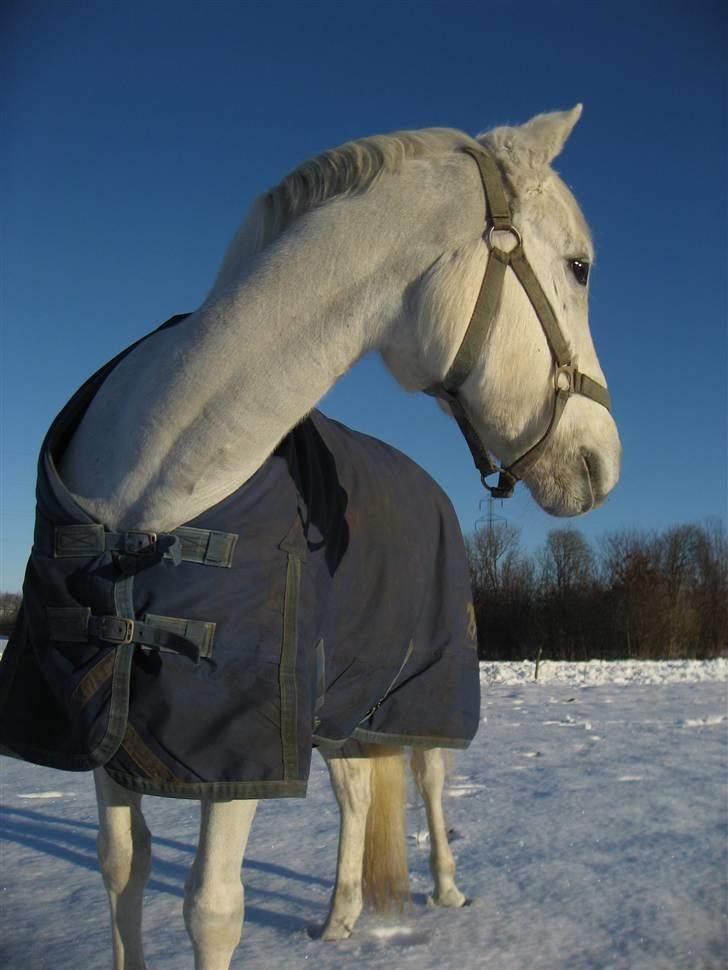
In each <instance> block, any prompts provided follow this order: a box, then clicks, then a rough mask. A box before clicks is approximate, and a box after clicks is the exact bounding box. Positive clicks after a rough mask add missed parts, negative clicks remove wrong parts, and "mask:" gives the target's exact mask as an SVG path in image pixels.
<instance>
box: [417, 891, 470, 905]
mask: <svg viewBox="0 0 728 970" xmlns="http://www.w3.org/2000/svg"><path fill="white" fill-rule="evenodd" d="M471 902H472V900H470V899H468V897H467V896H463V894H462V893H461V892H460V890H459V889H450V890H449V891H448V892H446V893H443V894H442V895H441V896H435V895H434V894H432V895H430V896H428V897H427V905H428V906H444V907H445V908H446V909H460V908H461V907H462V906H469V905H470V903H471Z"/></svg>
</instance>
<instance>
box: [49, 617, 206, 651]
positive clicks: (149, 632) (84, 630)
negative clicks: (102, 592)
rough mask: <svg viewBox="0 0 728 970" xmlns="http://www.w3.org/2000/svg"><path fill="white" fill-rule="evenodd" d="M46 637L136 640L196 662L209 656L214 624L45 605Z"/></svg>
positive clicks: (82, 640) (115, 641) (73, 640)
mask: <svg viewBox="0 0 728 970" xmlns="http://www.w3.org/2000/svg"><path fill="white" fill-rule="evenodd" d="M47 621H48V636H49V638H50V639H51V640H62V641H65V642H66V643H90V642H96V641H100V642H101V643H103V644H113V645H115V646H121V645H122V644H128V643H138V644H141V645H142V646H145V647H153V648H154V649H156V650H164V651H171V652H173V653H179V654H182V655H183V656H185V657H189V658H190V660H193V661H194V662H195V663H199V661H200V657H203V656H205V657H209V656H210V655H211V652H212V640H213V637H214V634H215V624H214V623H208V622H206V621H204V620H183V619H181V618H178V617H165V616H155V615H153V614H150V615H147V616H146V617H145V618H144V620H143V621H140V620H132V619H129V618H128V617H125V616H110V615H107V616H92V615H91V610H90V609H89V608H88V607H85V606H80V607H75V606H74V607H49V608H48V610H47Z"/></svg>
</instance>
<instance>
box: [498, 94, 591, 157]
mask: <svg viewBox="0 0 728 970" xmlns="http://www.w3.org/2000/svg"><path fill="white" fill-rule="evenodd" d="M582 110H583V105H581V104H577V105H575V106H574V107H573V108H572V109H571V111H551V112H549V113H548V114H542V115H536V117H535V118H531V120H530V121H527V122H526V124H525V125H521V127H520V128H515V129H514V130H513V142H514V146H516V145H517V146H518V148H519V149H522V150H525V151H526V152H527V153H528V157H529V160H530V162H531V164H532V165H533V166H534V168H541V167H543V166H544V165H548V164H549V162H552V161H553V160H554V159H555V158H556V156H557V155H560V154H561V150H562V148H563V147H564V145H565V144H566V139H567V138H568V137H569V135H570V134H571V132H572V130H573V128H574V125H575V124H576V123H577V121H578V120H579V118H580V117H581V112H582Z"/></svg>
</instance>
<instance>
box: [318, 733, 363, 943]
mask: <svg viewBox="0 0 728 970" xmlns="http://www.w3.org/2000/svg"><path fill="white" fill-rule="evenodd" d="M319 751H320V752H321V754H322V755H323V757H324V760H325V761H326V764H327V765H328V768H329V773H330V776H331V786H332V788H333V789H334V794H335V795H336V801H337V802H338V804H339V812H340V822H339V853H338V859H337V864H336V885H335V886H334V894H333V896H332V898H331V907H330V909H329V915H328V918H327V920H326V924H325V926H324V929H323V933H322V939H324V940H345V939H347V938H348V937H349V936H351V932H352V930H353V929H354V924H355V923H356V921H357V919H358V918H359V915H360V913H361V911H362V906H363V896H362V868H363V864H364V838H365V835H366V825H367V813H368V811H369V802H370V799H371V775H372V769H371V763H370V761H369V759H368V758H366V757H358V758H349V757H344V756H342V755H341V754H339V753H337V754H336V755H330V756H329V755H327V754H326V752H325V751H324V750H323V749H322V748H319Z"/></svg>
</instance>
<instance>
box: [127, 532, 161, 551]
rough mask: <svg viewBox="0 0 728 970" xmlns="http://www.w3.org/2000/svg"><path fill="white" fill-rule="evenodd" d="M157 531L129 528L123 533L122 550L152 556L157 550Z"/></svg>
mask: <svg viewBox="0 0 728 970" xmlns="http://www.w3.org/2000/svg"><path fill="white" fill-rule="evenodd" d="M157 538H158V536H157V533H156V532H147V531H145V530H143V529H129V531H128V532H125V533H124V551H125V552H129V553H131V554H132V555H134V556H152V555H154V554H155V553H156V551H157Z"/></svg>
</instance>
